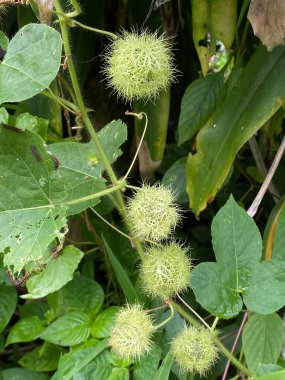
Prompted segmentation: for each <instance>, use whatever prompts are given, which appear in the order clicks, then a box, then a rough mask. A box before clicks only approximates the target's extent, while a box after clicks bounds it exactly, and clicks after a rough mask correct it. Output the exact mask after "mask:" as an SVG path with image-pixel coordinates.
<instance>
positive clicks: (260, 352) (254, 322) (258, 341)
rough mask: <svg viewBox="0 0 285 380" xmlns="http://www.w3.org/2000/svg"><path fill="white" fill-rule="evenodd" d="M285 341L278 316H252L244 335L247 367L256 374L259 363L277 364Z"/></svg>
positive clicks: (243, 341) (281, 323)
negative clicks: (284, 340)
mask: <svg viewBox="0 0 285 380" xmlns="http://www.w3.org/2000/svg"><path fill="white" fill-rule="evenodd" d="M283 339H284V328H283V322H282V319H281V318H280V317H279V316H278V315H277V314H270V315H259V314H255V315H253V316H251V317H250V318H249V320H248V322H247V323H246V325H245V328H244V330H243V334H242V343H243V350H244V354H245V359H246V363H247V366H248V368H249V370H250V371H252V372H255V371H256V369H257V367H258V365H259V363H265V364H275V363H276V362H277V360H278V358H279V355H280V352H281V349H282V345H283Z"/></svg>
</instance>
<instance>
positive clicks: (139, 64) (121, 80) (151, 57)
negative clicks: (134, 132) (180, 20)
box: [103, 31, 176, 102]
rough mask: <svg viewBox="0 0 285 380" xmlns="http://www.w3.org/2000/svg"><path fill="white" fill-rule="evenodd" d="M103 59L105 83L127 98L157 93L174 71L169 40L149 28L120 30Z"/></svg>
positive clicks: (168, 80)
mask: <svg viewBox="0 0 285 380" xmlns="http://www.w3.org/2000/svg"><path fill="white" fill-rule="evenodd" d="M104 61H105V67H104V69H103V73H104V74H105V77H106V80H107V84H108V86H109V87H111V88H112V89H113V90H114V92H115V93H117V95H118V97H120V98H122V99H123V100H125V101H127V102H129V101H132V100H139V99H145V100H148V99H153V98H155V97H157V95H158V93H159V92H160V91H161V90H165V89H166V88H167V87H168V86H169V84H170V83H171V82H172V81H173V78H174V74H175V72H176V70H175V68H174V66H173V55H172V53H171V50H170V42H169V40H168V39H166V38H165V37H164V36H158V34H157V33H154V34H151V33H149V32H148V31H143V32H142V33H140V34H139V33H135V32H134V31H133V32H131V33H129V32H127V31H123V32H122V33H121V34H120V35H119V36H118V38H117V39H114V40H112V42H111V44H110V45H109V46H108V48H107V49H106V51H105V53H104Z"/></svg>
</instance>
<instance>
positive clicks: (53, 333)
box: [40, 310, 91, 346]
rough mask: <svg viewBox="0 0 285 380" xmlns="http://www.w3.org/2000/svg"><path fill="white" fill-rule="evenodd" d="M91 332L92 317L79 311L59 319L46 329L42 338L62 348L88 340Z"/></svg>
mask: <svg viewBox="0 0 285 380" xmlns="http://www.w3.org/2000/svg"><path fill="white" fill-rule="evenodd" d="M90 331H91V318H90V316H89V315H88V314H86V313H83V312H81V311H79V310H77V311H71V312H70V313H68V314H65V315H63V316H62V317H60V318H58V319H57V320H56V321H55V322H53V323H52V324H50V325H49V326H48V327H47V328H46V330H45V331H44V332H43V333H42V334H41V335H40V337H41V338H42V339H44V340H46V341H48V342H50V343H54V344H59V345H61V346H74V345H76V344H79V343H81V342H83V341H84V340H86V339H87V338H88V336H89V335H90Z"/></svg>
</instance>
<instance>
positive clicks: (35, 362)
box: [18, 342, 65, 372]
mask: <svg viewBox="0 0 285 380" xmlns="http://www.w3.org/2000/svg"><path fill="white" fill-rule="evenodd" d="M64 353H65V350H64V349H63V348H62V347H59V346H56V345H54V344H50V343H48V342H45V343H44V344H43V345H42V346H40V347H36V348H35V349H34V350H32V351H30V352H28V353H27V354H26V355H24V356H23V357H22V358H21V359H20V360H19V362H18V363H19V364H20V365H21V366H22V367H24V368H27V369H30V370H33V371H37V372H49V371H54V370H56V369H57V366H58V362H59V359H60V357H61V356H62V355H63V354H64Z"/></svg>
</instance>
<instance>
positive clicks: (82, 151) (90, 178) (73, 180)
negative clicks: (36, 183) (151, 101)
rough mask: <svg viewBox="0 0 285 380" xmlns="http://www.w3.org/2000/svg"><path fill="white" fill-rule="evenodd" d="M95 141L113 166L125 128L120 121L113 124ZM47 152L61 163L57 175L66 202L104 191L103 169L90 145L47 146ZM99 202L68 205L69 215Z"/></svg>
mask: <svg viewBox="0 0 285 380" xmlns="http://www.w3.org/2000/svg"><path fill="white" fill-rule="evenodd" d="M98 138H99V140H100V142H101V144H102V147H103V150H104V152H105V154H106V156H107V158H108V160H109V162H110V163H113V162H115V161H116V159H117V158H118V157H119V156H120V155H121V153H122V152H121V150H120V149H119V147H120V146H121V145H122V144H123V143H124V142H125V140H126V139H127V127H126V125H125V124H124V123H123V122H122V121H120V120H114V121H112V122H111V123H109V124H107V125H106V126H105V127H104V128H103V129H101V131H100V132H99V133H98ZM48 149H49V150H50V151H51V152H52V153H53V154H54V155H55V157H56V158H57V159H58V161H59V163H60V165H59V169H58V172H59V174H60V176H61V178H62V179H63V180H64V184H65V189H66V191H67V198H66V199H65V201H67V200H68V201H72V200H75V199H77V198H81V197H84V196H88V195H92V194H94V193H96V192H98V191H101V190H104V189H105V188H106V186H105V179H103V177H102V173H103V171H104V170H105V166H104V163H103V161H102V159H101V157H100V155H99V153H98V150H97V148H96V147H95V144H94V143H93V142H92V141H90V142H89V143H86V144H82V143H75V142H60V143H55V144H51V145H49V147H48ZM98 202H99V199H98V198H93V199H90V200H86V201H85V202H82V203H80V204H74V205H70V206H69V210H68V214H69V215H72V214H77V213H79V212H81V211H83V210H85V209H86V208H88V207H90V206H94V205H95V204H97V203H98Z"/></svg>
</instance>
